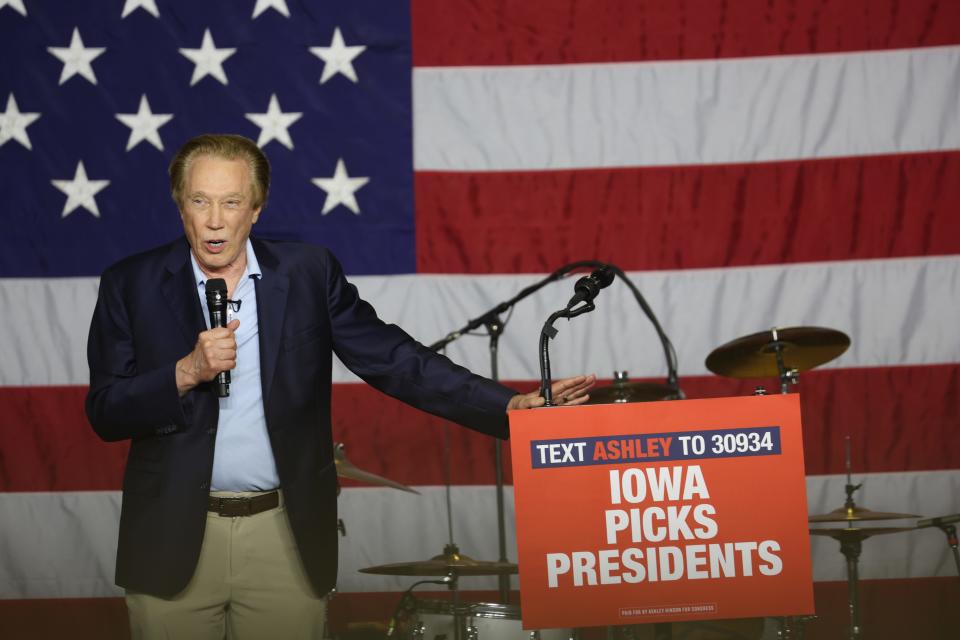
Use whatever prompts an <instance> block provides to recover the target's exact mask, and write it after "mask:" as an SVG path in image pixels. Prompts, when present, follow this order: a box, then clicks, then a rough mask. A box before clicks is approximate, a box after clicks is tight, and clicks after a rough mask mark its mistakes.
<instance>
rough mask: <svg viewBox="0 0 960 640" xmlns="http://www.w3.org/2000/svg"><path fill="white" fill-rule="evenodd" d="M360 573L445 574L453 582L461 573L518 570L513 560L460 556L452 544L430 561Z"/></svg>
mask: <svg viewBox="0 0 960 640" xmlns="http://www.w3.org/2000/svg"><path fill="white" fill-rule="evenodd" d="M360 572H361V573H373V574H379V575H389V576H447V577H450V579H451V581H452V582H454V583H455V582H456V578H458V577H462V576H499V575H511V574H515V573H517V565H515V564H513V563H512V562H500V561H488V560H474V559H473V558H471V557H470V556H466V555H462V554H461V553H460V550H459V549H458V548H457V545H455V544H447V545H446V546H444V548H443V553H441V554H440V555H437V556H433V557H432V558H430V559H429V560H415V561H413V562H395V563H392V564H382V565H377V566H373V567H366V568H365V569H360Z"/></svg>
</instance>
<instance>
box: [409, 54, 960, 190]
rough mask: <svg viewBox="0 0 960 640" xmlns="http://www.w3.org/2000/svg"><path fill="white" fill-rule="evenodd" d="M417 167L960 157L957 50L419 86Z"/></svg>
mask: <svg viewBox="0 0 960 640" xmlns="http://www.w3.org/2000/svg"><path fill="white" fill-rule="evenodd" d="M413 87H414V91H413V104H414V127H413V130H414V167H415V168H416V169H417V170H419V171H509V170H540V169H573V168H597V167H625V166H664V165H696V164H723V163H743V162H764V161H772V160H799V159H808V158H830V157H840V156H861V155H876V154H889V153H910V152H918V151H935V150H946V149H956V148H958V147H960V47H957V46H946V47H933V48H922V49H899V50H889V51H871V52H857V53H833V54H817V55H798V56H763V57H755V58H735V59H725V60H696V61H686V60H684V61H668V62H642V63H609V64H574V65H554V66H550V65H542V66H511V67H502V66H501V67H437V68H428V67H418V68H415V69H414V72H413Z"/></svg>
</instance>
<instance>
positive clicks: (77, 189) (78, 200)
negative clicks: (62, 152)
mask: <svg viewBox="0 0 960 640" xmlns="http://www.w3.org/2000/svg"><path fill="white" fill-rule="evenodd" d="M50 182H51V183H53V186H55V187H56V188H57V189H60V191H63V192H64V193H65V194H67V202H66V204H64V205H63V214H61V216H60V217H61V218H66V217H67V216H68V215H70V214H71V213H73V211H74V209H76V208H77V207H83V208H84V209H86V210H87V211H89V212H90V213H92V214H93V215H94V216H95V217H97V218H99V217H100V210H99V209H98V208H97V201H96V200H94V199H93V197H94V196H95V195H97V194H98V193H99V192H100V191H101V190H102V189H104V188H105V187H106V186H107V185H108V184H110V181H109V180H89V179H88V178H87V170H86V169H85V168H84V167H83V160H81V161H79V162H78V163H77V172H76V173H75V174H74V176H73V180H51V181H50Z"/></svg>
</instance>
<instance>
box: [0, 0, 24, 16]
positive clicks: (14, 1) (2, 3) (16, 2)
mask: <svg viewBox="0 0 960 640" xmlns="http://www.w3.org/2000/svg"><path fill="white" fill-rule="evenodd" d="M4 7H10V8H11V9H13V10H14V11H16V12H18V13H19V14H20V15H22V16H26V15H27V8H26V7H25V6H23V0H0V9H3V8H4Z"/></svg>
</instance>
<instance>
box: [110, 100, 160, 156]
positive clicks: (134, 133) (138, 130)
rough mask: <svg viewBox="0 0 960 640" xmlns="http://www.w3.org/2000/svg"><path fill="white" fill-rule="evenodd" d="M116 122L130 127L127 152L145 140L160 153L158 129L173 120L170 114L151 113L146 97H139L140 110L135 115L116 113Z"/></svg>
mask: <svg viewBox="0 0 960 640" xmlns="http://www.w3.org/2000/svg"><path fill="white" fill-rule="evenodd" d="M116 116H117V120H119V121H120V122H122V123H123V124H125V125H127V126H128V127H130V138H129V139H128V140H127V151H130V149H133V148H134V147H135V146H137V145H138V144H140V143H141V142H143V141H144V140H146V141H147V142H149V143H150V144H152V145H153V146H155V147H156V148H157V149H159V150H160V151H163V142H162V141H161V140H160V127H162V126H163V125H165V124H167V123H168V122H170V120H172V119H173V114H172V113H153V112H152V111H150V103H149V102H147V95H146V94H143V95H141V96H140V108H139V109H138V110H137V112H136V113H118V114H116Z"/></svg>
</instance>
